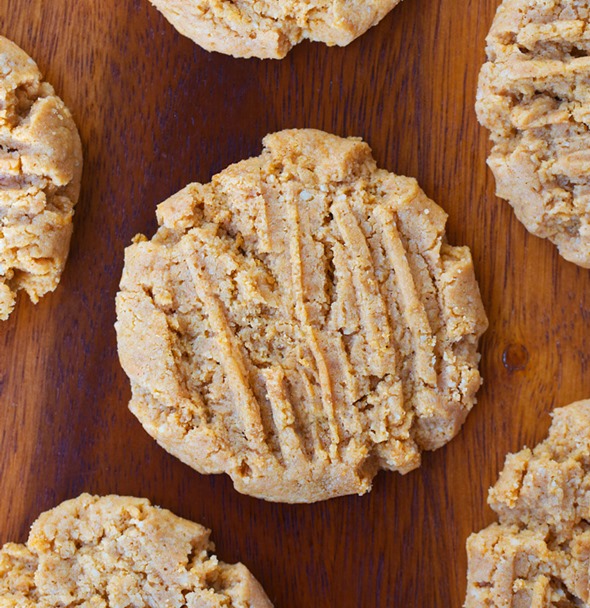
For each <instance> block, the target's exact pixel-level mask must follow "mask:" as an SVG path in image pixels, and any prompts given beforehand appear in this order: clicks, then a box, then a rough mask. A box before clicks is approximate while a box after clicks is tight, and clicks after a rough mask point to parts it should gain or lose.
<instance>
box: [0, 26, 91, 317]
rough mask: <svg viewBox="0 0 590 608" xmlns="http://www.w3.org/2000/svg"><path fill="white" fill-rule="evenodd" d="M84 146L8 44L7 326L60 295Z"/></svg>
mask: <svg viewBox="0 0 590 608" xmlns="http://www.w3.org/2000/svg"><path fill="white" fill-rule="evenodd" d="M81 172H82V146H81V143H80V137H79V136H78V131H77V129H76V126H75V124H74V121H73V120H72V116H71V114H70V112H69V110H68V109H67V108H66V107H65V105H64V103H63V102H62V101H61V99H59V98H58V97H57V96H56V95H55V92H54V90H53V87H52V86H51V85H50V84H48V83H46V82H44V81H43V79H42V76H41V74H40V72H39V69H38V68H37V65H36V64H35V62H34V61H33V60H32V59H31V58H30V57H29V56H28V55H27V54H26V53H25V52H24V51H23V50H21V49H20V48H19V47H18V46H16V44H14V43H13V42H10V41H9V40H7V39H6V38H4V37H2V36H0V320H5V319H7V318H8V316H9V315H10V313H11V311H12V309H13V308H14V305H15V302H16V297H17V292H18V291H19V290H24V291H26V292H27V294H28V295H29V297H30V298H31V300H32V301H33V302H35V303H36V302H38V300H39V298H40V297H42V296H43V295H45V294H46V293H47V292H50V291H53V290H54V289H55V288H56V287H57V284H58V282H59V279H60V276H61V273H62V270H63V268H64V265H65V262H66V258H67V256H68V251H69V246H70V237H71V234H72V216H73V214H74V205H75V204H76V202H77V200H78V194H79V192H80V176H81Z"/></svg>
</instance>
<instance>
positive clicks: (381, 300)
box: [116, 130, 487, 502]
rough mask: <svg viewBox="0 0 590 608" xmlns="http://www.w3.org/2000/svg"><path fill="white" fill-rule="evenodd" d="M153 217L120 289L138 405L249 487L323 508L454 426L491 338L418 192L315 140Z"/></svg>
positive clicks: (179, 449) (414, 460) (437, 442)
mask: <svg viewBox="0 0 590 608" xmlns="http://www.w3.org/2000/svg"><path fill="white" fill-rule="evenodd" d="M264 144H265V149H264V151H263V153H262V155H261V156H260V157H257V158H252V159H249V160H246V161H243V162H241V163H238V164H236V165H232V166H230V167H228V168H227V169H226V170H224V171H223V172H222V173H220V174H219V175H216V176H215V177H214V178H213V180H212V182H211V183H210V184H206V185H201V184H192V185H189V186H187V187H186V188H185V189H184V190H182V191H180V192H179V193H178V194H176V195H174V196H173V197H171V198H170V199H168V200H167V201H165V202H164V203H162V204H161V205H160V206H159V208H158V221H159V223H160V226H161V227H160V230H159V231H158V233H157V234H156V235H155V236H154V238H153V239H152V240H151V241H148V240H147V239H145V237H141V238H138V239H136V242H135V244H134V245H132V246H131V247H129V248H128V249H127V251H126V257H125V269H124V273H123V278H122V280H121V290H120V292H119V294H118V296H117V315H118V321H117V325H116V327H117V335H118V345H119V356H120V359H121V363H122V365H123V367H124V369H125V371H126V372H127V374H128V376H129V377H130V379H131V385H132V391H133V397H132V400H131V403H130V408H131V410H132V412H133V413H134V414H135V415H136V416H137V417H138V418H139V420H140V421H141V423H142V424H143V425H144V427H145V429H146V430H147V431H148V433H150V434H151V435H152V436H153V437H154V438H156V440H157V441H158V442H159V443H160V445H162V446H163V447H164V448H165V449H166V450H168V451H170V452H171V453H172V454H174V455H175V456H177V457H178V458H180V459H181V460H183V461H184V462H186V463H187V464H189V465H190V466H192V467H193V468H195V469H197V470H198V471H200V472H203V473H221V472H226V473H228V474H229V475H231V477H232V479H233V481H234V484H235V486H236V488H237V489H238V490H239V491H240V492H244V493H246V494H251V495H254V496H258V497H261V498H266V499H268V500H276V501H284V502H312V501H316V500H323V499H326V498H330V497H332V496H338V495H343V494H350V493H364V492H366V491H367V490H369V489H370V486H371V480H372V478H373V476H374V475H375V473H376V472H377V470H378V469H379V468H385V469H390V470H398V471H400V472H407V471H409V470H411V469H413V468H415V467H417V466H418V465H419V463H420V452H421V450H423V449H435V448H437V447H440V446H441V445H443V444H444V443H446V442H447V441H449V440H450V439H451V438H452V437H453V436H454V435H455V434H456V433H457V432H458V430H459V428H460V426H461V424H462V423H463V421H464V419H465V417H466V416H467V414H468V412H469V410H470V409H471V407H472V406H473V404H474V402H475V393H476V391H477V389H478V388H479V385H480V377H479V374H478V371H477V363H478V360H479V355H478V354H477V342H478V338H479V336H480V335H481V333H482V332H483V330H484V329H485V327H486V323H487V321H486V318H485V314H484V311H483V308H482V304H481V299H480V296H479V291H478V287H477V284H476V281H475V278H474V274H473V267H472V263H471V256H470V254H469V251H468V249H467V248H464V247H451V246H449V245H448V244H447V243H446V241H445V238H444V226H445V221H446V215H445V213H444V212H443V211H442V209H440V207H438V206H437V205H435V204H434V203H433V202H432V201H430V200H429V199H428V198H427V197H426V195H425V194H424V193H423V192H422V191H421V190H420V188H419V187H418V185H417V183H416V181H415V180H414V179H410V178H405V177H399V176H395V175H393V174H391V173H388V172H386V171H383V170H379V169H377V167H376V165H375V161H374V160H373V158H372V156H371V152H370V149H369V147H368V146H367V145H366V144H365V143H363V142H361V141H360V140H358V139H353V138H351V139H342V138H340V137H336V136H334V135H328V134H327V133H323V132H320V131H313V130H292V131H282V132H279V133H275V134H272V135H269V136H267V137H266V138H265V140H264Z"/></svg>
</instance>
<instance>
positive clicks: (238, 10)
mask: <svg viewBox="0 0 590 608" xmlns="http://www.w3.org/2000/svg"><path fill="white" fill-rule="evenodd" d="M150 1H151V2H152V4H153V5H154V6H156V8H158V9H159V10H160V11H161V12H162V14H163V15H164V16H165V17H166V18H167V19H168V20H169V21H170V23H172V25H173V26H174V27H175V28H176V29H177V30H178V31H179V32H180V33H181V34H183V35H185V36H187V37H189V38H191V39H192V40H194V41H195V42H196V43H197V44H198V45H200V46H202V47H203V48H205V49H207V50H208V51H219V52H220V53H226V54H228V55H233V56H235V57H260V58H262V59H265V58H274V59H280V58H282V57H284V56H285V55H286V54H287V53H288V52H289V50H290V49H291V48H292V47H293V46H294V45H296V44H297V43H299V42H301V41H302V40H305V39H308V40H313V41H316V42H324V43H326V44H327V45H329V46H334V45H339V46H344V45H347V44H349V43H350V42H352V41H353V40H354V39H355V38H357V37H358V36H360V35H361V34H363V33H364V32H365V31H366V30H368V29H369V28H370V27H372V26H373V25H375V24H377V23H378V22H379V21H381V19H383V17H385V15H386V14H387V13H388V12H389V11H390V10H391V9H392V8H393V7H394V6H395V5H396V4H398V2H399V1H400V0H352V1H351V0H330V1H329V2H328V1H326V0H257V1H256V2H254V1H253V0H231V1H230V0H150Z"/></svg>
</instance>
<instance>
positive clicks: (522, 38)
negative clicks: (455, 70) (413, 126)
mask: <svg viewBox="0 0 590 608" xmlns="http://www.w3.org/2000/svg"><path fill="white" fill-rule="evenodd" d="M589 7H590V5H589V4H588V2H586V1H580V0H551V1H546V0H504V2H503V4H502V5H501V6H500V8H499V9H498V12H497V15H496V18H495V20H494V23H493V25H492V28H491V30H490V33H489V35H488V38H487V55H488V62H487V63H486V64H485V65H484V66H483V68H482V70H481V73H480V77H479V89H478V92H477V103H476V108H477V114H478V117H479V121H480V122H481V124H482V125H484V126H485V127H487V128H488V129H489V130H490V131H491V139H492V142H493V144H494V145H493V148H492V152H491V154H490V157H489V159H488V164H489V166H490V167H491V169H492V171H493V173H494V176H495V178H496V188H497V194H498V196H500V197H502V198H504V199H507V200H508V202H509V203H510V204H511V205H512V207H513V208H514V211H515V212H516V215H517V217H518V219H519V220H520V221H521V222H522V223H523V224H524V225H525V226H526V228H527V229H528V230H529V231H530V232H532V233H533V234H535V235H537V236H539V237H543V238H548V239H549V240H550V241H552V242H553V243H555V244H556V245H557V246H558V248H559V251H560V253H561V255H562V256H563V257H564V258H566V259H567V260H570V261H571V262H574V263H576V264H579V265H580V266H584V267H590V132H589V130H588V129H589V124H590V38H589V37H588V33H587V26H588V21H589V19H590V8H589Z"/></svg>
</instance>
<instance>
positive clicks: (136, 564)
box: [0, 494, 272, 608]
mask: <svg viewBox="0 0 590 608" xmlns="http://www.w3.org/2000/svg"><path fill="white" fill-rule="evenodd" d="M213 550H214V547H213V544H212V543H211V541H210V540H209V530H207V529H206V528H204V527H203V526H200V525H199V524H195V523H193V522H191V521H187V520H186V519H181V518H180V517H176V515H174V514H173V513H171V512H170V511H167V510H165V509H160V508H158V507H152V506H151V504H150V503H149V501H148V500H146V499H144V498H130V497H122V496H105V497H98V496H90V495H89V494H82V495H81V496H79V497H78V498H75V499H73V500H68V501H66V502H64V503H62V504H61V505H59V506H58V507H56V508H55V509H52V510H51V511H47V512H46V513H43V514H41V516H40V517H39V519H37V521H36V522H35V523H34V524H33V526H32V528H31V533H30V535H29V539H28V541H27V544H26V545H17V544H14V543H8V544H6V545H4V547H2V549H0V606H2V608H11V607H14V608H17V607H19V608H28V607H33V606H37V607H39V608H56V607H58V606H59V607H62V608H70V607H72V608H73V607H74V606H88V607H93V608H128V607H129V606H134V607H136V608H142V607H146V608H147V607H149V606H161V607H164V606H165V607H166V608H185V607H186V608H217V607H219V608H221V607H223V608H272V604H271V603H270V601H269V599H268V598H267V597H266V595H265V593H264V591H263V590H262V588H261V587H260V584H259V583H258V582H257V581H256V580H255V579H254V577H253V576H252V574H251V573H250V572H249V571H248V569H247V568H246V567H245V566H244V565H242V564H225V563H223V562H219V561H218V560H217V557H216V556H215V555H212V554H211V551H213Z"/></svg>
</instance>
